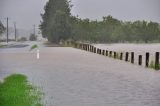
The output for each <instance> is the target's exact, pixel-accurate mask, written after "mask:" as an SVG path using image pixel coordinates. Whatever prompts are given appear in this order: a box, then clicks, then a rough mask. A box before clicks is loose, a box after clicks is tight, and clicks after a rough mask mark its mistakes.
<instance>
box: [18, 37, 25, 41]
mask: <svg viewBox="0 0 160 106" xmlns="http://www.w3.org/2000/svg"><path fill="white" fill-rule="evenodd" d="M18 41H27V38H26V37H21V38H20V39H18Z"/></svg>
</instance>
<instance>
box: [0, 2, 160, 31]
mask: <svg viewBox="0 0 160 106" xmlns="http://www.w3.org/2000/svg"><path fill="white" fill-rule="evenodd" d="M47 1H48V0H0V18H1V19H2V18H4V17H7V16H8V17H9V18H10V24H11V25H12V24H13V22H14V21H16V22H17V26H19V27H21V28H26V29H31V28H32V27H33V24H36V25H37V26H38V24H39V22H40V19H41V17H40V13H42V12H43V7H44V5H45V3H46V2H47ZM72 4H73V5H74V7H73V8H72V14H74V15H79V17H81V18H90V19H93V20H95V19H98V20H101V18H102V16H107V15H112V16H113V17H115V18H117V19H120V20H124V21H135V20H147V21H150V20H151V21H156V22H160V12H159V10H160V0H72ZM3 21H4V20H3Z"/></svg>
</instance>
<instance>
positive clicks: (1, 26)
mask: <svg viewBox="0 0 160 106" xmlns="http://www.w3.org/2000/svg"><path fill="white" fill-rule="evenodd" d="M4 31H5V27H4V26H3V24H2V22H1V21H0V35H1V34H2V33H3V32H4Z"/></svg>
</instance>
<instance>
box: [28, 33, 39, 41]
mask: <svg viewBox="0 0 160 106" xmlns="http://www.w3.org/2000/svg"><path fill="white" fill-rule="evenodd" d="M29 40H30V41H36V40H37V36H36V35H34V34H31V35H30V37H29Z"/></svg>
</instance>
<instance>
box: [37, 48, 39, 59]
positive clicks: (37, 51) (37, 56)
mask: <svg viewBox="0 0 160 106" xmlns="http://www.w3.org/2000/svg"><path fill="white" fill-rule="evenodd" d="M37 59H39V50H38V49H37Z"/></svg>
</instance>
